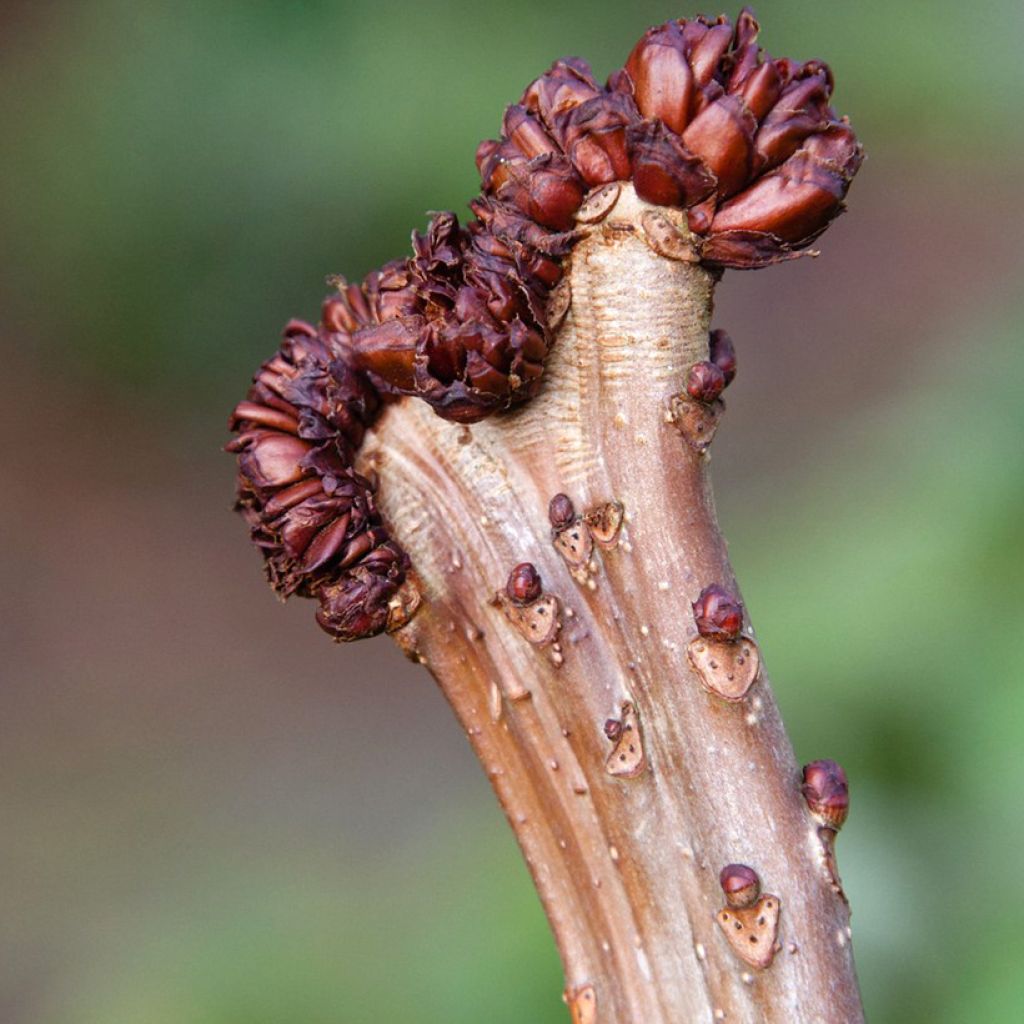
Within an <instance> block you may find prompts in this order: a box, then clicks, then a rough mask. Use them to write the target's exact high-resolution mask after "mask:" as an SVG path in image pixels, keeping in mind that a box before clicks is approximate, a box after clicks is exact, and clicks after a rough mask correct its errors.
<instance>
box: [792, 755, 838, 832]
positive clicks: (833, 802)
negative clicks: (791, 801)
mask: <svg viewBox="0 0 1024 1024" xmlns="http://www.w3.org/2000/svg"><path fill="white" fill-rule="evenodd" d="M800 791H801V792H802V793H803V795H804V800H806V801H807V806H808V808H809V809H810V812H811V814H813V815H814V817H815V818H817V820H818V821H819V822H820V823H821V824H822V825H823V826H824V827H825V828H829V829H831V830H832V831H833V832H838V831H839V830H840V829H841V828H842V827H843V823H844V822H845V821H846V817H847V815H848V814H849V813H850V788H849V785H848V783H847V781H846V772H844V771H843V769H842V768H841V767H840V766H839V765H838V764H837V763H836V762H835V761H829V760H823V761H811V763H810V764H805V765H804V770H803V785H802V786H801V788H800Z"/></svg>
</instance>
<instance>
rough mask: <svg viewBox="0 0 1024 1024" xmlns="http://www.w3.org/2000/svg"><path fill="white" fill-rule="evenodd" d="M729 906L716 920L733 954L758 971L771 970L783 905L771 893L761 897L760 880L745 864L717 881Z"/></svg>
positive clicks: (727, 868) (724, 871)
mask: <svg viewBox="0 0 1024 1024" xmlns="http://www.w3.org/2000/svg"><path fill="white" fill-rule="evenodd" d="M718 881H719V884H720V885H721V887H722V892H723V893H724V894H725V902H726V906H724V907H723V908H722V909H721V910H719V912H718V914H717V915H716V917H715V919H716V920H717V921H718V926H719V928H721V929H722V934H723V935H724V936H725V940H726V942H728V943H729V945H730V947H731V948H732V951H733V952H734V953H735V954H736V955H737V956H738V957H739V958H740V959H741V960H742V961H743V962H744V963H746V964H749V965H750V966H751V967H755V968H757V969H758V970H761V969H764V968H765V967H770V966H771V963H772V960H774V959H775V954H776V952H778V950H779V944H778V941H777V939H778V934H779V914H780V913H781V910H782V901H781V900H780V899H779V897H778V896H775V895H773V894H772V893H765V894H764V895H763V896H762V895H761V879H760V878H758V875H757V872H756V871H755V870H754V869H753V868H751V867H748V866H747V865H746V864H727V865H726V866H725V867H724V868H722V871H721V873H720V874H719V877H718Z"/></svg>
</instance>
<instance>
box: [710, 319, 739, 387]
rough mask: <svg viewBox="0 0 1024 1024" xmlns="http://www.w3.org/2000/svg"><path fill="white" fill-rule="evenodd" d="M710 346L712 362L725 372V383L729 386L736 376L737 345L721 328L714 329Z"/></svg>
mask: <svg viewBox="0 0 1024 1024" xmlns="http://www.w3.org/2000/svg"><path fill="white" fill-rule="evenodd" d="M708 348H709V350H710V352H711V362H713V363H714V364H715V366H717V367H718V368H719V369H720V370H721V371H722V373H724V374H725V385H726V387H728V386H729V385H730V384H731V383H732V382H733V379H734V378H735V376H736V347H735V346H734V345H733V343H732V338H730V337H729V335H728V334H726V332H725V331H723V330H721V329H719V330H717V331H712V332H711V337H710V339H709V343H708Z"/></svg>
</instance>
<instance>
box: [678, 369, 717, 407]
mask: <svg viewBox="0 0 1024 1024" xmlns="http://www.w3.org/2000/svg"><path fill="white" fill-rule="evenodd" d="M725 384H726V380H725V374H724V373H723V372H722V370H721V369H720V368H719V367H718V366H716V365H715V364H714V363H694V364H693V366H691V367H690V372H689V374H688V375H687V378H686V392H687V394H688V395H689V396H690V397H691V398H695V399H696V400H697V401H698V402H703V403H704V404H705V405H710V404H711V403H712V402H713V401H714V400H715V399H716V398H717V397H718V396H719V395H720V394H721V393H722V391H723V390H724V388H725Z"/></svg>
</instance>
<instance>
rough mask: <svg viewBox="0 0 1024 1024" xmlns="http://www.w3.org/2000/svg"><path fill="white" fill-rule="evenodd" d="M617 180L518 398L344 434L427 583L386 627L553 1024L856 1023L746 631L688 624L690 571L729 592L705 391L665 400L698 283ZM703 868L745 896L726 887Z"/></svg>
mask: <svg viewBox="0 0 1024 1024" xmlns="http://www.w3.org/2000/svg"><path fill="white" fill-rule="evenodd" d="M614 189H615V190H618V196H617V200H616V198H615V196H614V195H612V196H606V197H604V198H603V199H602V201H601V202H600V203H598V204H596V205H597V206H599V207H605V206H607V205H608V202H609V201H611V202H613V203H614V205H613V206H612V207H611V209H610V212H609V211H608V210H607V209H603V208H602V209H600V210H599V211H598V212H599V214H600V216H598V218H597V219H592V220H591V221H590V222H589V223H587V224H581V225H580V227H581V229H582V230H583V231H584V232H585V237H584V238H583V239H582V240H581V241H580V242H579V243H578V244H577V245H576V247H575V248H574V250H573V252H572V254H571V256H570V257H568V258H567V261H566V275H565V282H566V283H565V284H563V285H562V286H561V287H560V290H558V291H556V293H555V294H554V295H553V296H552V300H551V301H552V305H553V308H552V311H551V312H552V316H553V317H555V318H556V319H557V316H558V315H561V314H562V313H564V312H565V309H566V307H567V310H568V311H567V313H565V316H564V320H563V321H562V323H561V326H560V327H559V328H558V331H557V337H556V341H555V345H554V348H553V351H552V354H551V357H550V359H549V362H548V367H547V370H546V374H545V382H544V386H543V389H542V392H541V394H540V395H539V396H538V397H537V398H536V399H535V400H534V401H532V402H531V403H529V404H528V405H526V406H525V407H523V408H522V409H521V410H519V411H516V412H513V413H509V414H505V415H502V416H499V417H495V418H493V419H491V420H489V421H487V422H484V423H480V424H477V425H474V426H473V427H471V428H469V427H464V426H459V425H456V424H452V423H448V422H445V421H443V420H441V419H440V418H438V417H437V416H435V415H434V414H433V412H432V411H431V410H430V409H429V408H428V407H427V406H426V405H425V404H424V403H420V402H405V403H401V404H398V405H394V406H392V407H391V408H390V409H389V410H388V411H387V412H386V413H385V415H384V417H383V418H382V419H381V421H380V422H379V424H378V426H377V428H376V429H375V431H374V432H373V433H372V434H371V435H370V436H369V438H368V441H367V444H366V445H365V447H364V450H363V455H362V459H363V461H364V463H365V468H366V469H367V470H369V469H374V470H375V471H376V472H377V473H378V474H379V476H380V478H381V488H380V495H381V506H382V510H383V513H384V515H385V518H386V520H387V522H388V523H389V525H390V527H391V529H392V530H393V531H394V534H395V536H396V537H397V539H398V540H399V541H400V543H401V544H402V546H403V547H404V548H405V549H406V550H407V551H408V552H409V554H410V555H411V558H412V563H413V565H414V566H415V567H416V572H417V577H418V583H419V586H420V589H421V591H422V596H423V604H422V606H421V607H420V609H419V611H418V613H417V614H416V615H415V617H414V618H413V619H412V621H411V622H410V623H409V624H408V625H407V626H405V627H404V628H402V629H401V630H399V631H398V633H397V634H396V638H397V639H398V641H399V642H400V643H401V644H402V646H403V647H404V649H405V650H406V651H407V652H408V653H409V655H410V656H411V657H413V658H416V659H417V660H419V661H420V662H421V663H422V664H424V665H425V666H426V667H427V668H428V669H429V670H430V671H431V672H432V673H433V675H434V677H435V678H436V679H437V681H438V683H439V684H440V686H441V689H442V690H443V691H444V694H445V696H446V697H447V699H448V700H449V702H450V703H451V705H452V707H453V709H454V711H455V713H456V715H457V716H458V718H459V721H460V722H461V724H462V726H463V727H464V728H465V730H466V733H467V734H468V736H469V739H470V742H471V743H472V745H473V748H474V750H475V751H476V753H477V755H478V757H479V758H480V761H481V763H482V765H483V767H484V770H485V771H486V772H487V775H488V777H489V778H490V780H491V782H492V785H493V786H494V789H495V792H496V793H497V795H498V798H499V800H500V801H501V804H502V807H503V808H504V810H505V813H506V815H507V817H508V820H509V822H510V824H511V825H512V828H513V830H514V832H515V834H516V838H517V840H518V841H519V844H520V846H521V848H522V851H523V854H524V856H525V858H526V861H527V863H528V865H529V867H530V871H531V872H532V876H533V879H534V881H535V883H536V886H537V889H538V892H539V893H540V897H541V899H542V901H543V904H544V907H545V910H546V912H547V915H548V918H549V920H550V922H551V927H552V929H553V931H554V934H555V938H556V940H557V943H558V947H559V951H560V953H561V957H562V962H563V965H564V969H565V976H566V1000H567V1002H568V1003H569V1005H570V1010H571V1012H572V1015H573V1019H574V1021H576V1022H578V1024H588V1022H609V1024H626V1022H629V1024H680V1022H683V1021H686V1022H690V1021H716V1020H725V1021H732V1022H739V1021H743V1022H755V1021H757V1022H772V1024H800V1022H818V1021H820V1022H829V1024H844V1022H855V1021H861V1020H862V1019H863V1014H862V1010H861V1007H860V999H859V995H858V991H857V983H856V977H855V973H854V966H853V956H852V950H851V946H850V931H849V910H848V907H847V905H846V903H845V900H844V898H843V897H842V893H841V889H840V887H839V885H838V879H837V878H836V876H835V873H834V861H833V860H832V859H831V857H830V856H829V851H830V848H831V847H830V844H827V843H824V842H823V840H822V838H821V836H820V834H819V823H818V822H817V821H816V820H815V819H814V818H813V817H812V814H811V812H810V810H809V809H808V806H807V804H806V803H805V801H804V798H803V797H802V796H801V775H800V769H799V767H798V765H797V762H796V760H795V758H794V755H793V751H792V748H791V746H790V743H789V740H788V738H787V736H786V733H785V730H784V728H783V725H782V722H781V719H780V717H779V713H778V709H777V707H776V704H775V700H774V698H773V696H772V693H771V690H770V688H769V685H768V680H767V677H766V675H765V673H764V669H763V667H762V666H761V663H760V659H759V652H758V650H757V645H756V641H755V639H754V633H753V629H752V627H751V626H750V624H749V622H747V621H746V620H745V619H744V620H743V626H742V631H741V632H740V633H739V635H738V636H736V635H735V634H733V635H732V637H731V638H730V637H729V636H725V638H724V639H723V637H721V636H719V637H714V636H710V635H708V634H706V635H705V636H701V635H699V634H698V629H697V625H696V624H695V617H694V610H693V608H692V603H693V602H695V601H697V600H698V597H699V596H700V595H701V592H702V591H704V590H705V588H707V587H708V586H710V585H712V584H717V585H719V587H721V588H723V589H724V590H725V591H727V592H731V593H733V594H736V593H738V591H737V587H736V582H735V579H734V577H733V572H732V568H731V567H730V565H729V561H728V557H727V550H726V544H725V541H724V540H723V538H722V535H721V533H720V532H719V528H718V523H717V520H716V516H715V507H714V501H713V498H712V494H711V487H710V483H709V479H708V458H707V455H706V452H705V451H704V450H703V449H704V448H705V447H706V445H707V443H708V440H709V438H710V435H711V433H712V432H713V428H714V422H715V420H716V419H717V414H718V412H720V411H721V406H720V403H718V404H716V403H711V404H708V405H704V404H702V403H701V402H695V401H693V400H689V399H688V396H686V395H685V391H684V389H685V385H686V380H687V373H688V371H689V368H690V367H691V366H693V364H695V363H698V362H701V361H705V360H707V359H708V356H709V353H708V331H709V326H710V317H711V310H712V296H713V284H714V280H713V277H712V275H711V274H710V273H709V272H708V271H707V270H706V269H704V268H703V267H702V266H701V265H700V263H698V262H693V261H692V260H691V258H690V247H689V233H688V230H687V228H686V226H685V225H686V221H685V215H684V214H682V213H677V212H676V211H674V210H669V209H666V208H664V207H658V208H655V207H651V206H648V205H647V204H645V203H644V202H643V201H641V200H639V199H638V198H637V197H636V195H635V193H634V191H633V189H632V186H630V185H628V184H626V185H622V186H615V187H614ZM594 205H595V204H590V207H585V209H586V210H589V211H590V212H588V213H587V214H586V215H587V216H588V217H591V218H593V217H594V213H593V210H592V208H593V206H594ZM559 494H564V495H567V496H568V498H569V500H570V502H571V506H570V505H569V504H567V503H566V502H565V501H564V500H562V499H560V501H559V503H556V508H555V509H553V510H552V511H553V512H554V513H555V517H554V518H555V522H556V523H557V524H558V526H559V529H558V530H557V531H555V530H553V528H552V523H551V519H550V518H549V504H550V503H551V501H552V499H553V498H554V497H555V496H556V495H559ZM615 503H619V504H620V505H621V511H622V521H621V524H620V523H619V506H618V505H616V504H615ZM588 512H589V513H590V516H589V518H588V516H587V513H588ZM522 563H531V564H532V566H533V567H535V569H536V570H537V572H538V573H539V576H540V587H541V590H542V596H540V597H537V596H536V592H535V589H534V588H533V587H532V583H533V580H532V577H530V578H529V579H528V580H527V583H528V584H530V585H529V586H527V585H524V584H522V582H520V583H518V584H517V583H516V582H515V581H514V582H513V586H512V590H511V591H509V592H506V590H505V587H506V581H507V580H508V577H509V574H510V572H512V570H513V569H514V568H515V567H517V566H521V564H522ZM519 572H520V575H521V574H522V572H523V570H522V569H520V570H519ZM517 586H518V589H516V588H517ZM509 593H512V594H513V595H514V596H515V597H516V600H513V599H512V598H511V597H510V596H509ZM552 622H554V624H553V625H552ZM727 866H729V867H730V869H736V870H737V871H739V875H738V877H739V878H740V880H741V882H742V884H743V886H746V888H745V889H744V890H743V891H744V893H749V894H750V899H746V898H744V899H743V900H742V901H741V900H740V899H739V898H738V897H737V896H736V895H735V894H734V893H730V892H728V890H727V892H726V894H723V888H726V886H727V879H728V877H730V876H729V875H728V872H724V873H723V869H725V868H726V867H727ZM746 867H749V869H751V871H750V874H751V876H752V877H753V878H754V879H756V880H757V882H758V885H756V886H755V885H753V883H752V882H750V883H749V884H748V875H747V874H746V872H745V871H744V870H741V869H744V868H746ZM720 873H723V874H722V880H721V881H720ZM734 874H735V872H734ZM762 888H763V890H764V895H760V896H759V900H760V902H758V903H756V904H755V903H753V902H752V901H753V899H754V897H757V896H758V895H759V894H760V892H761V889H762ZM727 895H728V897H729V898H728V899H727V898H726V897H727ZM765 901H767V903H766V902H765ZM737 908H739V909H737ZM727 926H728V927H732V928H734V929H735V930H736V931H735V933H734V934H729V932H728V927H727ZM744 928H746V929H747V930H746V931H743V929H744ZM737 935H742V936H743V937H744V939H745V942H746V943H748V944H749V946H748V945H745V944H744V943H743V942H740V940H739V939H738V938H737Z"/></svg>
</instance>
